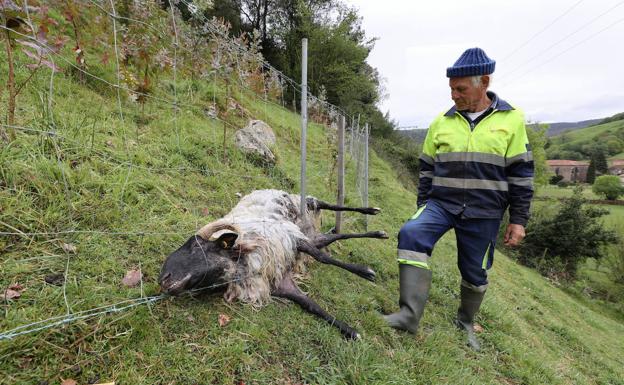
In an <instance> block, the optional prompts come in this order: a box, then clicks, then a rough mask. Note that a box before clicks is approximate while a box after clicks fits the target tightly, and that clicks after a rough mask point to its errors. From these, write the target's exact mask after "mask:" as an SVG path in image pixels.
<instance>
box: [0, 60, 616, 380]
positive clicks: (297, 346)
mask: <svg viewBox="0 0 624 385" xmlns="http://www.w3.org/2000/svg"><path fill="white" fill-rule="evenodd" d="M5 65H6V64H5V63H4V62H2V63H0V70H2V71H4V70H5V68H4V66H5ZM48 80H49V79H48V78H46V77H45V76H43V75H38V77H37V78H36V79H35V82H34V83H32V84H31V85H30V86H29V88H28V93H25V94H24V95H23V96H21V97H20V100H19V105H20V110H19V111H18V117H19V123H20V125H24V126H31V127H36V128H41V129H46V130H49V129H52V128H54V129H56V130H57V131H58V133H59V134H60V135H62V137H60V136H59V137H50V136H46V135H36V134H32V133H26V132H19V133H18V137H17V139H16V141H14V142H13V143H11V144H10V145H6V146H3V147H2V148H0V177H1V183H2V189H1V190H0V208H1V210H0V229H1V230H0V231H8V232H24V233H31V232H54V231H63V230H67V229H76V230H100V231H105V232H145V233H146V234H145V235H116V234H108V233H71V234H55V235H33V236H30V235H11V236H5V235H3V236H0V263H1V265H2V273H1V274H0V286H1V287H7V286H8V285H10V284H13V283H19V284H21V285H23V286H24V288H25V289H24V291H23V293H22V297H21V298H19V299H15V300H11V301H7V302H5V303H3V304H2V307H3V308H2V311H1V312H0V331H2V332H3V331H7V330H10V329H12V328H14V327H17V326H20V325H24V324H27V323H29V322H34V321H39V320H43V319H46V318H48V317H51V316H57V315H63V314H65V313H66V312H67V307H66V304H65V295H64V293H63V287H59V286H54V285H50V284H46V283H45V282H44V278H45V277H46V276H47V275H49V274H59V273H61V274H63V273H64V272H65V269H66V267H68V269H67V272H68V273H67V284H66V287H65V289H66V298H67V304H68V305H69V308H70V309H71V311H73V312H78V311H81V310H85V309H91V308H95V307H98V306H103V305H107V304H112V303H116V302H119V301H123V300H126V299H133V298H138V297H140V296H141V295H146V296H147V295H153V294H156V293H157V292H158V287H157V286H158V285H157V282H156V279H157V276H158V272H159V270H160V266H161V264H162V262H163V260H164V258H165V256H166V255H167V254H168V253H169V252H171V251H172V250H174V249H175V248H177V247H178V246H179V245H180V244H181V243H182V242H183V241H184V240H185V239H186V238H187V237H188V236H189V235H190V234H192V233H193V232H194V231H195V229H197V228H198V227H199V226H201V225H202V224H204V223H206V222H208V221H211V220H214V219H216V218H218V217H220V216H221V215H223V214H225V213H226V212H227V211H228V210H229V209H230V208H231V207H232V206H233V205H234V204H235V203H236V201H237V197H236V193H237V192H240V193H243V194H244V193H247V192H249V191H252V190H253V189H258V188H283V189H289V190H291V191H297V189H298V175H299V124H300V123H299V122H300V121H299V116H297V115H295V114H293V113H291V112H289V111H287V110H285V109H282V108H280V107H277V106H275V105H273V104H268V103H265V102H263V101H262V100H260V99H258V98H257V97H255V96H254V95H253V94H251V93H248V92H247V91H244V90H235V92H233V96H234V97H235V98H236V99H237V101H238V102H239V103H240V104H241V105H242V106H243V108H244V115H245V116H240V115H239V113H233V114H232V115H231V116H229V117H228V121H229V122H230V123H231V124H232V125H235V126H239V127H241V126H242V125H244V124H245V123H246V121H247V119H248V118H249V117H253V118H261V119H263V120H265V121H267V122H268V123H269V124H270V125H271V126H272V127H273V128H274V130H275V131H276V134H277V137H278V144H277V145H276V149H277V150H276V151H277V156H278V163H277V166H276V168H275V169H273V170H267V169H264V168H261V167H258V166H257V165H256V164H255V163H254V162H253V161H251V160H248V159H246V158H245V157H244V156H242V155H240V154H239V153H238V152H237V151H236V150H235V149H234V147H233V130H232V128H231V127H228V128H227V132H226V133H225V135H226V137H225V149H224V148H223V143H224V137H223V135H224V130H223V123H222V122H219V121H215V120H211V119H207V118H206V117H205V115H204V114H203V112H202V110H201V109H200V108H190V107H184V106H183V107H181V109H180V110H179V111H178V112H177V114H176V115H177V118H175V119H174V114H173V113H172V111H171V108H170V107H169V106H167V105H162V104H157V103H156V102H149V103H148V104H147V105H146V107H145V111H146V112H145V116H146V117H147V118H148V119H147V123H145V116H142V115H141V113H140V110H139V107H138V106H137V105H136V104H133V103H132V102H129V101H125V100H124V101H123V106H124V118H123V119H122V118H121V117H120V114H119V111H118V110H117V106H116V99H115V98H114V95H107V94H100V93H98V92H96V91H94V90H93V87H86V86H83V85H82V84H80V83H79V82H76V81H75V80H74V79H72V78H71V76H69V75H58V76H57V78H56V82H55V89H54V95H55V97H54V103H53V108H52V109H51V110H50V109H48V108H47V107H46V105H47V104H46V103H45V102H42V101H41V99H40V98H39V93H38V90H42V89H45V87H46V85H47V81H48ZM179 87H180V88H179V89H178V94H179V95H188V97H187V98H186V99H185V100H186V102H187V103H188V104H196V105H201V104H202V103H204V104H207V103H210V100H211V99H212V93H211V91H212V90H214V89H215V87H214V85H211V84H201V83H196V84H191V83H188V84H180V85H179ZM189 87H193V88H194V90H195V91H194V92H193V93H192V94H191V93H190V92H188V90H189V89H190V88H189ZM217 90H218V97H219V98H220V101H218V102H219V103H222V104H223V103H224V92H223V91H222V89H221V87H220V86H219V87H218V89H217ZM3 108H4V107H3ZM0 113H1V114H2V115H4V114H5V111H4V110H3V111H0ZM137 122H140V123H141V124H137ZM124 138H125V140H124ZM308 140H309V147H308V156H309V158H308V169H309V175H308V188H309V193H310V194H313V195H315V196H317V197H319V198H322V199H326V200H333V199H334V196H335V186H336V184H335V170H334V160H333V159H334V157H335V149H334V148H335V146H334V142H333V140H334V139H333V134H332V132H331V131H330V130H328V129H326V128H325V127H322V126H320V125H316V124H311V125H310V131H309V133H308ZM224 150H225V153H226V158H225V159H224V158H223V152H224ZM130 162H131V164H132V166H128V164H129V163H130ZM354 173H355V167H354V165H353V163H350V165H349V167H348V173H347V177H346V180H347V191H348V194H347V197H346V201H347V204H351V205H359V204H360V200H359V196H358V194H357V193H356V189H355V187H354V179H355V175H354ZM370 181H371V183H370V198H369V201H370V203H371V205H372V206H380V207H382V208H383V212H382V213H381V214H380V215H378V216H375V217H371V218H370V224H369V228H371V229H384V230H386V231H387V232H388V233H389V234H390V235H391V239H390V240H387V241H379V240H353V241H347V242H344V243H342V244H339V245H336V246H332V248H331V251H332V253H333V254H334V255H335V256H336V257H337V258H341V259H343V260H348V261H351V262H357V263H366V264H368V265H370V266H371V267H373V269H375V270H376V271H377V276H378V279H377V283H374V284H373V283H370V282H367V281H364V280H362V279H360V278H358V277H355V276H352V275H349V273H347V272H345V271H342V270H339V269H337V268H334V267H330V266H321V265H318V264H314V265H311V266H310V267H309V273H308V275H307V277H306V278H305V279H304V281H303V284H302V286H303V289H304V290H305V291H306V292H308V293H309V295H310V296H311V297H312V298H314V299H315V300H316V301H318V303H319V304H320V305H321V306H322V307H324V308H325V309H326V310H328V311H329V312H330V313H332V314H334V315H335V316H336V317H337V318H339V319H341V320H344V321H346V322H347V323H349V324H350V325H352V326H354V327H355V328H357V329H358V330H359V331H360V332H361V333H362V334H363V340H361V341H356V342H347V341H345V340H343V339H342V338H341V337H340V335H339V333H338V332H337V330H336V329H335V328H332V327H330V326H328V325H327V324H325V323H324V322H322V321H320V320H319V319H317V318H314V317H312V316H310V315H309V314H307V313H305V312H303V311H302V310H301V309H300V308H298V307H297V306H295V305H293V304H289V303H283V302H281V301H275V302H273V303H271V304H270V305H268V306H267V307H265V308H262V309H253V308H251V307H249V306H245V305H242V304H239V303H234V304H226V303H225V302H224V301H223V300H222V298H221V297H220V296H218V295H197V296H185V297H181V298H168V299H165V300H162V301H160V302H157V303H155V304H153V305H151V306H149V307H148V306H141V307H137V308H134V309H132V310H128V311H124V312H119V313H113V314H110V315H105V316H100V317H98V318H96V319H91V320H87V321H78V322H75V323H71V324H67V325H64V326H59V327H55V328H51V329H47V330H44V331H41V332H38V333H33V334H28V335H24V336H20V337H16V338H14V339H11V340H3V341H0V373H2V375H1V376H0V384H38V383H41V382H42V381H47V382H48V383H59V382H60V381H61V379H64V378H74V379H76V380H77V381H79V383H81V384H84V383H90V382H92V383H95V382H110V381H116V383H118V384H174V383H177V384H213V383H215V384H239V383H241V382H244V383H247V384H296V383H309V384H337V383H340V384H459V383H461V384H506V385H508V384H623V383H624V380H623V378H624V369H623V368H624V361H623V358H622V355H621V352H622V351H624V340H623V339H622V338H621V336H622V335H623V334H624V321H623V320H622V319H621V318H617V317H614V316H612V315H611V314H610V313H604V312H602V311H601V308H600V307H599V306H586V303H585V302H584V301H579V300H578V299H577V298H575V297H573V296H571V295H570V294H567V293H566V292H564V291H562V290H560V289H559V288H558V287H556V286H554V285H553V284H551V283H549V282H548V281H546V280H544V279H543V278H542V277H540V276H539V275H538V274H537V273H535V272H534V271H531V270H529V269H527V268H524V267H522V266H519V265H517V264H516V263H515V262H513V261H511V260H510V259H509V258H507V257H506V256H505V255H503V254H500V253H498V252H497V253H496V256H495V258H496V262H495V264H494V268H493V269H492V270H491V287H490V289H489V291H488V295H487V297H486V300H485V303H484V306H483V311H482V312H481V313H480V315H479V316H478V322H479V323H480V324H481V325H482V326H483V327H484V332H482V333H480V335H479V337H480V338H481V340H482V341H483V348H484V349H483V352H482V353H479V354H476V353H474V352H472V351H471V350H470V349H469V348H468V347H466V346H465V343H464V337H463V335H462V334H461V333H460V332H458V331H457V330H456V328H455V326H453V324H452V319H453V316H454V314H455V311H456V308H457V305H458V291H459V273H458V271H457V267H456V261H455V257H454V255H455V253H456V248H455V244H454V240H453V234H448V235H447V236H445V237H444V238H443V239H442V240H441V241H440V243H439V245H438V247H437V248H436V250H435V252H434V256H433V258H432V266H433V272H434V277H433V288H432V291H431V295H430V301H429V304H428V306H427V309H426V312H425V315H424V318H423V321H422V328H421V331H420V333H419V334H418V335H417V336H416V337H413V336H411V335H408V334H404V333H398V332H395V331H394V330H391V329H389V328H387V327H386V326H385V325H384V322H383V321H382V319H381V317H380V313H382V312H391V311H395V310H396V309H397V299H398V285H399V283H398V269H397V266H396V262H395V253H396V249H395V247H396V234H397V232H398V229H399V228H400V226H401V224H402V223H403V222H404V220H405V219H407V218H408V217H409V216H410V215H411V214H412V211H413V210H414V206H415V201H416V196H415V194H414V191H412V190H407V189H405V188H404V187H403V185H402V184H401V183H399V181H398V179H397V175H396V173H395V170H394V169H393V168H392V167H391V166H389V165H388V164H387V163H386V162H384V161H383V160H381V159H380V158H379V157H377V156H376V155H375V154H374V153H372V154H371V167H370ZM332 223H333V215H331V214H328V215H326V216H325V217H324V218H323V229H324V230H326V229H328V228H329V227H331V226H332ZM362 223H363V221H362V218H361V217H360V216H356V215H352V214H347V215H346V222H345V225H344V231H345V232H347V231H349V232H355V231H361V230H362ZM149 233H168V234H161V235H150V234H149ZM64 243H67V244H72V245H74V246H75V247H76V249H77V252H76V253H75V254H72V253H69V254H68V253H66V252H65V251H64V250H63V244H64ZM139 267H140V268H141V270H142V271H143V273H144V275H145V278H144V281H143V285H142V286H141V287H137V288H125V287H124V286H122V285H121V283H120V282H121V279H122V278H123V276H124V274H125V272H126V271H127V270H129V269H133V268H139ZM220 314H226V315H228V316H229V317H231V322H230V323H229V324H228V325H226V326H224V327H221V326H219V323H218V317H219V315H220Z"/></svg>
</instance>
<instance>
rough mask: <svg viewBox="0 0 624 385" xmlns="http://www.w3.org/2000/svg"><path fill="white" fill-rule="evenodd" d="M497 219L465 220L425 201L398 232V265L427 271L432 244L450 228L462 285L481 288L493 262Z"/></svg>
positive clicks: (498, 221)
mask: <svg viewBox="0 0 624 385" xmlns="http://www.w3.org/2000/svg"><path fill="white" fill-rule="evenodd" d="M500 222H501V220H500V218H493V219H491V218H465V217H463V216H462V215H461V214H458V215H454V214H451V213H450V212H448V211H446V210H445V209H444V208H442V206H440V204H439V203H437V202H436V201H433V200H429V201H428V202H427V204H426V205H425V206H423V207H421V208H420V209H419V210H418V211H417V212H416V214H414V216H413V217H412V218H411V219H410V220H408V221H407V222H406V223H405V224H404V225H403V227H402V228H401V230H400V231H399V246H398V261H399V263H404V264H409V265H412V266H417V267H421V268H424V269H429V264H428V260H429V258H430V257H431V252H432V251H433V247H434V246H435V244H436V242H437V241H438V240H439V239H440V237H442V235H444V234H445V233H446V232H447V231H449V230H450V229H455V235H456V238H457V266H458V267H459V271H460V273H461V276H462V280H463V282H462V283H463V284H464V285H466V284H469V285H468V286H469V287H470V286H473V287H474V288H476V289H481V288H482V289H485V287H486V285H487V283H488V280H487V270H488V269H489V268H490V267H492V263H493V262H494V246H495V245H496V237H497V235H498V229H499V227H500Z"/></svg>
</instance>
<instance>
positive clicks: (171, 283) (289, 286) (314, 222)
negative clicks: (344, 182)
mask: <svg viewBox="0 0 624 385" xmlns="http://www.w3.org/2000/svg"><path fill="white" fill-rule="evenodd" d="M300 205H301V198H300V195H296V194H289V193H287V192H284V191H279V190H256V191H253V192H251V193H250V194H248V195H246V196H244V197H243V198H241V200H240V201H239V202H238V204H237V205H236V206H235V207H234V208H233V209H232V210H231V211H230V212H229V213H228V214H227V215H225V216H224V217H223V218H221V219H219V220H217V221H214V222H212V223H208V224H207V225H205V226H204V227H202V228H201V229H200V230H199V231H198V232H197V233H196V234H195V235H192V236H191V237H190V238H189V239H188V240H187V241H186V242H185V243H184V244H183V245H182V246H181V247H180V248H178V249H177V250H176V251H174V252H173V253H171V254H170V255H169V256H168V257H167V259H166V260H165V263H164V265H163V267H162V271H161V273H160V277H159V279H158V282H159V284H160V286H161V288H162V290H163V291H164V292H165V293H168V294H171V295H178V294H180V293H182V292H184V291H187V290H191V289H198V288H203V287H214V286H219V285H221V286H222V287H223V288H224V289H225V294H224V297H225V300H226V301H233V300H235V299H238V300H240V301H242V302H245V303H249V304H252V305H256V306H262V305H264V304H266V303H267V302H269V301H270V299H271V296H275V297H281V298H286V299H289V300H291V301H293V302H295V303H297V304H299V305H300V306H301V307H302V308H303V309H304V310H306V311H308V312H310V313H312V314H315V315H317V316H319V317H321V318H323V319H324V320H325V321H327V322H328V323H330V324H331V325H334V326H336V327H337V328H338V329H339V330H340V332H341V333H342V334H343V335H344V336H345V337H347V338H359V334H358V333H357V331H356V330H355V329H353V328H351V327H350V326H349V325H347V324H346V323H344V322H342V321H339V320H337V319H336V318H334V317H333V316H331V315H330V314H329V313H327V312H326V311H325V310H323V309H322V308H321V307H320V306H319V305H318V304H316V303H315V302H314V301H313V300H312V299H310V298H309V297H308V296H306V295H305V294H304V293H303V292H302V291H301V290H300V289H299V287H298V286H297V284H296V283H295V280H294V279H293V277H294V276H295V275H296V274H300V273H302V271H303V268H304V265H305V262H306V260H307V259H309V258H308V257H307V255H309V256H312V257H313V258H314V259H316V260H317V261H319V262H321V263H325V264H331V265H335V266H338V267H341V268H343V269H345V270H348V271H350V272H352V273H354V274H357V275H359V276H360V277H362V278H365V279H368V280H370V281H374V279H375V272H374V271H373V270H372V269H371V268H369V267H368V266H364V265H359V264H352V263H345V262H341V261H338V260H336V259H334V258H332V257H331V256H330V255H328V254H327V253H326V252H324V251H323V250H322V248H324V247H326V246H327V245H329V244H331V243H332V242H334V241H337V240H341V239H349V238H381V239H385V238H388V236H387V234H386V233H385V232H383V231H372V232H367V233H363V234H322V233H320V232H319V229H318V223H319V218H320V214H321V210H323V209H326V210H333V211H355V212H359V213H362V214H368V215H375V214H377V213H379V211H380V210H379V209H378V208H371V207H367V208H352V207H345V206H336V205H332V204H329V203H326V202H323V201H320V200H318V199H316V198H314V197H307V199H306V215H305V218H306V220H302V218H301V214H300V213H301V212H300Z"/></svg>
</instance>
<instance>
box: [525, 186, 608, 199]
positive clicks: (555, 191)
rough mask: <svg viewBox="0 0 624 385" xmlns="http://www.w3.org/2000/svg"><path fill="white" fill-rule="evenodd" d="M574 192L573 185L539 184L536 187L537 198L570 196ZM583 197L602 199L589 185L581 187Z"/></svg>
mask: <svg viewBox="0 0 624 385" xmlns="http://www.w3.org/2000/svg"><path fill="white" fill-rule="evenodd" d="M573 192H574V187H557V186H553V185H545V186H539V188H538V189H537V194H536V195H535V196H536V197H537V198H571V197H572V194H573ZM583 197H584V198H586V199H604V197H601V196H599V195H596V194H594V192H593V191H592V189H591V186H584V187H583Z"/></svg>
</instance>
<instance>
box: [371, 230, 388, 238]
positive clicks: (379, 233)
mask: <svg viewBox="0 0 624 385" xmlns="http://www.w3.org/2000/svg"><path fill="white" fill-rule="evenodd" d="M374 233H375V237H376V238H380V239H388V238H390V237H389V236H388V233H386V232H385V231H375V232H374Z"/></svg>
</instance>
